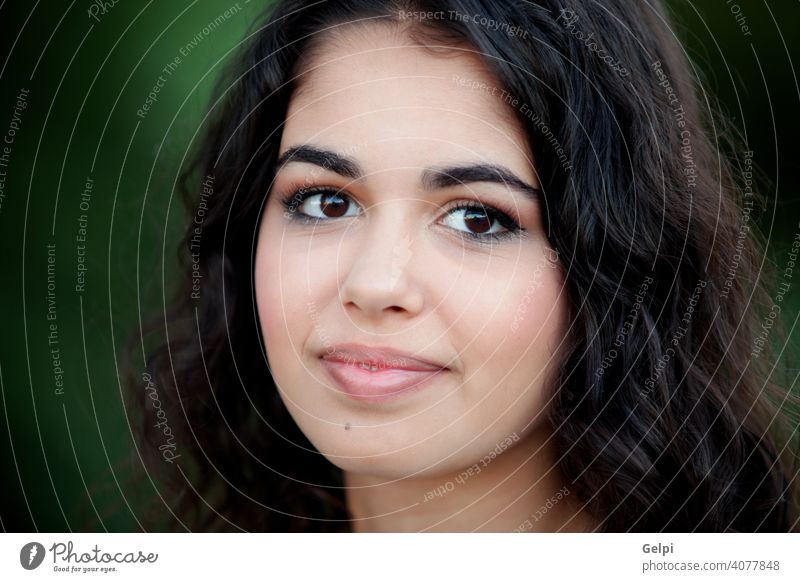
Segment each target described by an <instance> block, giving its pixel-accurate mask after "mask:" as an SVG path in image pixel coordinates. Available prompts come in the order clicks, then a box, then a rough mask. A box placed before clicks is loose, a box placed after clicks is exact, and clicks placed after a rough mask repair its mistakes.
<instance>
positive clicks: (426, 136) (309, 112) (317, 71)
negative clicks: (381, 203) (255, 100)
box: [281, 24, 531, 168]
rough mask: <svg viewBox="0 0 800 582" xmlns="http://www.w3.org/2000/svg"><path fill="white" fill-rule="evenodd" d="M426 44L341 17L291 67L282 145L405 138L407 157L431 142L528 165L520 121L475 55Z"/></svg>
mask: <svg viewBox="0 0 800 582" xmlns="http://www.w3.org/2000/svg"><path fill="white" fill-rule="evenodd" d="M432 48H433V50H431V49H429V48H428V47H422V46H419V45H418V44H417V43H415V42H414V41H413V40H412V39H411V38H410V37H409V36H408V35H407V34H405V33H403V32H402V31H399V30H398V29H397V28H396V27H392V26H389V25H384V24H381V25H369V26H352V25H350V26H347V27H345V28H344V29H342V30H340V31H338V32H337V33H336V34H335V35H331V36H329V37H326V38H325V39H323V40H322V41H321V42H319V44H318V45H317V46H315V49H314V52H313V56H312V57H310V58H308V59H307V61H306V62H305V63H304V66H303V69H302V70H301V72H300V75H299V79H298V88H297V90H296V92H295V94H294V96H293V98H292V100H291V102H290V105H289V111H288V114H287V119H286V124H285V127H284V132H283V142H284V143H282V147H281V150H282V151H283V150H285V149H286V148H287V147H290V146H291V145H295V144H297V143H305V142H323V143H326V144H331V145H340V146H342V147H347V145H351V144H353V143H368V144H370V145H371V146H375V147H376V148H378V149H380V148H381V146H385V147H386V148H388V149H391V148H404V153H403V154H402V155H403V157H406V158H409V159H408V160H407V161H408V162H409V163H414V161H415V158H418V157H420V156H421V155H423V152H425V154H424V155H428V156H429V155H430V152H429V151H427V150H426V148H428V147H434V148H436V150H437V151H438V152H441V153H442V154H443V155H445V156H446V157H457V158H459V159H463V158H464V157H469V158H476V159H488V160H492V159H493V160H495V161H496V160H497V159H498V157H502V158H504V163H506V164H509V163H511V162H510V161H509V158H512V159H516V160H517V162H518V168H521V166H522V165H530V160H531V155H530V151H529V148H528V144H527V140H526V137H525V134H524V130H523V129H522V127H521V125H520V124H519V122H518V121H517V119H516V117H515V115H514V111H513V110H512V109H511V108H510V107H509V106H508V105H506V104H504V102H503V87H502V86H501V85H500V83H499V81H498V80H497V79H496V78H494V77H493V76H492V75H491V73H490V72H489V71H488V69H487V68H486V66H485V65H484V64H483V62H482V60H481V58H480V56H479V55H478V54H476V53H475V52H474V51H473V50H472V49H470V48H468V47H461V48H456V47H432ZM410 142H413V143H410ZM409 145H413V146H414V147H408V146H409ZM414 148H417V149H416V150H415V149H414ZM369 149H370V150H373V149H375V148H372V147H371V148H369ZM384 153H387V154H388V153H389V152H384ZM392 154H393V155H400V154H399V152H398V151H394V152H392ZM415 154H416V155H415ZM416 161H419V160H416ZM427 161H428V162H429V161H430V160H427ZM424 165H427V164H424Z"/></svg>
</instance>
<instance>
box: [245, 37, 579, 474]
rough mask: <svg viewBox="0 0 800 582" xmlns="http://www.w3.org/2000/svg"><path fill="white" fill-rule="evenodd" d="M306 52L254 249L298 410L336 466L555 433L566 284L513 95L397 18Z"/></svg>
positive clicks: (449, 464) (276, 353)
mask: <svg viewBox="0 0 800 582" xmlns="http://www.w3.org/2000/svg"><path fill="white" fill-rule="evenodd" d="M317 54H319V55H322V56H319V57H317V58H316V59H314V60H313V61H312V62H310V64H309V68H308V70H307V72H306V73H305V74H304V76H303V77H302V79H301V90H300V91H299V92H298V93H296V94H295V96H294V97H293V99H292V101H291V104H290V108H289V111H288V115H287V119H286V124H285V127H284V130H283V134H282V139H281V144H280V154H281V155H283V154H286V153H287V152H289V150H293V151H294V154H293V155H292V156H289V157H288V158H286V159H285V162H284V163H282V164H279V170H278V172H277V175H276V178H275V182H274V184H273V186H272V189H271V191H270V194H269V198H268V201H267V203H266V207H265V210H264V212H265V214H264V217H263V220H262V224H261V229H260V232H259V238H258V248H257V258H256V298H257V303H258V313H259V317H260V321H261V327H262V331H263V335H264V341H265V344H266V351H267V355H268V359H269V364H270V366H271V369H272V374H273V376H274V379H275V382H276V384H277V386H278V389H279V391H280V395H281V397H282V399H283V401H284V402H285V403H286V406H287V407H288V409H289V411H290V413H291V414H292V416H293V418H294V420H295V421H296V422H297V424H298V425H299V426H300V428H301V429H302V430H303V432H304V433H305V434H306V435H307V436H308V438H309V439H310V441H311V442H312V443H313V444H314V446H315V447H317V449H318V450H319V451H320V452H321V453H322V454H324V455H325V456H326V457H327V458H328V459H329V460H330V461H331V462H332V463H334V464H336V465H337V466H339V467H340V468H342V469H344V470H346V471H351V472H358V473H363V474H370V475H377V476H382V477H385V478H402V477H407V476H412V475H417V476H420V475H426V476H433V475H436V474H439V473H445V472H452V471H454V470H461V469H463V468H464V467H468V466H470V465H472V464H474V463H476V462H477V461H478V460H479V459H481V458H483V457H484V456H485V455H487V454H489V453H490V452H491V451H493V450H495V451H496V450H498V446H499V447H500V449H499V450H503V448H504V445H503V444H502V443H504V442H505V443H506V446H507V443H509V442H513V443H516V442H518V441H519V440H520V439H525V438H526V437H528V436H529V435H539V436H541V435H542V434H546V433H547V430H548V429H547V425H546V422H545V415H544V410H545V408H546V406H547V402H548V399H549V397H550V395H551V393H550V392H549V391H548V387H549V386H550V383H551V378H552V373H553V369H554V367H555V366H556V365H557V362H556V360H555V358H554V351H555V350H556V349H557V348H558V347H559V346H560V345H561V343H562V342H563V341H564V336H565V325H566V320H567V317H566V314H567V298H566V289H563V288H562V283H563V278H562V273H561V271H560V268H559V267H558V266H557V264H556V262H557V256H556V255H555V251H553V250H552V249H551V248H550V247H549V246H548V241H547V239H546V237H545V233H544V230H543V221H542V218H543V212H544V210H545V208H544V205H543V204H542V203H540V202H537V199H536V197H535V195H536V193H535V191H534V189H535V188H537V187H538V186H539V182H538V180H537V176H536V173H535V169H534V161H533V159H532V154H531V151H530V148H529V146H528V144H527V143H526V139H525V136H524V134H523V131H522V129H521V127H520V126H519V125H518V124H517V123H516V122H515V120H514V117H513V110H512V109H511V105H510V104H509V103H510V102H511V101H512V99H513V97H509V98H508V99H507V100H506V98H505V93H502V92H501V88H500V87H499V86H498V84H497V82H496V81H495V80H494V78H493V77H492V76H491V75H490V74H489V73H488V72H487V70H486V69H485V67H484V66H483V65H482V64H481V61H480V60H479V59H478V58H477V57H475V56H473V55H471V54H469V53H467V52H462V53H459V54H456V53H454V52H453V51H449V52H447V53H442V54H432V53H431V52H428V51H427V50H425V49H423V48H419V47H416V46H414V45H413V43H411V41H408V40H405V39H404V37H402V36H401V35H400V34H396V33H393V32H391V31H390V29H388V28H379V27H377V26H376V27H374V28H359V29H350V30H349V31H348V32H347V33H345V35H344V36H343V38H340V39H338V40H337V41H335V42H328V43H327V44H326V46H324V47H323V48H322V50H321V51H319V53H317ZM523 105H524V104H523V102H522V101H521V100H519V101H518V102H517V104H516V106H517V107H522V106H523ZM296 148H300V149H296ZM503 179H505V182H504V181H503ZM282 201H285V202H282ZM517 226H518V227H520V228H521V229H524V230H519V229H518V228H517ZM389 350H394V351H389ZM368 368H369V369H368ZM509 437H510V439H511V440H510V441H509ZM512 446H513V445H512Z"/></svg>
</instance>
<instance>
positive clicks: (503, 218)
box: [281, 186, 526, 244]
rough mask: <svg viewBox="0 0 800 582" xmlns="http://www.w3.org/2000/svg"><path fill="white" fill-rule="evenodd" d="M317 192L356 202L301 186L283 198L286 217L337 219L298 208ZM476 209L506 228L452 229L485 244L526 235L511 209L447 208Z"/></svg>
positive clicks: (318, 188) (313, 221)
mask: <svg viewBox="0 0 800 582" xmlns="http://www.w3.org/2000/svg"><path fill="white" fill-rule="evenodd" d="M317 194H338V195H340V196H342V197H344V198H346V199H347V200H349V201H350V202H351V203H354V204H355V201H354V200H353V199H352V198H351V197H350V196H349V195H348V194H347V193H346V192H343V191H342V190H339V189H337V188H329V187H325V186H314V187H311V188H300V189H298V190H295V191H293V192H291V193H290V194H288V195H287V196H285V197H283V198H282V199H281V204H282V205H283V207H284V209H285V210H286V212H285V213H284V215H285V216H286V218H288V219H290V220H292V221H296V222H298V223H300V224H317V223H319V222H328V221H332V220H337V219H336V218H329V219H326V220H322V219H319V218H315V217H313V216H308V215H307V214H303V213H301V212H300V211H299V210H298V208H299V207H300V206H302V205H303V203H304V202H305V201H306V200H307V199H309V198H310V197H312V196H315V195H317ZM474 209H477V210H480V211H482V212H484V213H485V214H486V216H487V217H488V218H490V219H491V221H492V224H494V221H495V220H497V221H498V222H499V223H500V226H502V227H503V228H505V229H506V230H504V231H502V232H493V233H488V234H478V233H474V232H468V231H464V230H458V229H452V230H455V231H456V232H457V233H458V234H459V235H461V236H463V237H464V238H468V239H470V240H472V241H475V242H478V243H484V244H491V243H492V242H499V241H503V240H507V239H512V238H519V237H522V236H525V234H526V229H524V228H522V227H521V226H520V225H519V224H517V222H516V221H515V220H514V219H513V218H511V217H510V216H509V211H508V210H507V209H502V208H494V207H492V206H489V205H485V204H481V203H480V202H466V201H461V202H459V203H457V204H456V205H455V206H453V207H451V208H449V209H448V210H447V213H448V214H450V213H452V212H454V211H457V210H474ZM343 218H344V217H343Z"/></svg>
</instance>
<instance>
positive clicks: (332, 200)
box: [297, 190, 358, 220]
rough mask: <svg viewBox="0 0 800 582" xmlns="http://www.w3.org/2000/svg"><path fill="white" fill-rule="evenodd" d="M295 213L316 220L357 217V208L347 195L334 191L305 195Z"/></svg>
mask: <svg viewBox="0 0 800 582" xmlns="http://www.w3.org/2000/svg"><path fill="white" fill-rule="evenodd" d="M297 211H298V213H299V214H301V215H304V216H306V217H309V218H313V219H317V220H327V219H333V218H342V217H345V216H358V206H357V205H356V204H354V203H353V202H352V201H351V200H350V198H349V197H348V196H347V195H345V194H341V193H339V192H338V191H336V190H326V191H323V192H309V193H307V195H306V197H305V198H304V199H303V202H302V204H300V206H299V207H298V208H297Z"/></svg>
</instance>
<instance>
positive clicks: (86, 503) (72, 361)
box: [0, 0, 800, 531]
mask: <svg viewBox="0 0 800 582" xmlns="http://www.w3.org/2000/svg"><path fill="white" fill-rule="evenodd" d="M93 4H94V3H93V2H89V1H87V0H83V1H77V0H76V1H74V2H66V1H65V2H21V1H17V2H10V1H6V2H3V3H2V4H0V28H1V29H2V33H1V34H0V66H2V70H1V71H0V88H2V94H1V95H0V139H2V137H3V136H4V135H6V132H7V130H8V128H9V124H10V123H11V121H12V116H13V112H14V107H15V103H16V96H17V94H18V93H19V92H20V90H21V89H28V90H29V91H30V93H29V96H28V100H27V101H28V107H27V109H25V110H24V111H23V113H22V116H21V117H22V120H21V123H20V127H19V130H18V131H17V133H16V135H15V136H14V142H13V144H12V146H11V148H12V151H11V153H10V160H9V164H8V167H7V168H0V169H2V170H5V171H6V172H7V176H6V182H5V189H4V193H5V197H4V198H3V200H2V206H0V244H2V258H3V264H2V269H1V270H0V281H2V285H0V289H2V301H0V322H2V325H3V330H4V333H3V334H2V336H1V337H2V339H0V380H1V383H0V396H1V398H0V527H2V529H3V530H5V531H26V530H29V531H33V530H38V531H82V530H85V529H87V528H88V529H94V530H98V531H104V530H107V531H138V530H140V529H141V524H140V519H141V517H142V511H141V502H142V499H144V498H145V497H149V496H150V495H152V494H153V489H152V488H151V486H150V485H149V484H148V485H146V486H139V487H131V486H130V485H128V478H129V477H130V475H131V472H132V471H133V470H134V469H135V467H136V463H133V462H131V460H130V459H131V457H130V454H131V450H132V448H133V440H132V437H131V432H130V429H129V427H128V414H126V410H125V408H124V405H123V400H122V398H121V393H122V390H123V387H122V385H121V382H120V366H121V364H122V361H121V358H120V353H121V350H122V347H123V345H124V344H125V342H126V341H127V340H128V338H129V336H130V335H131V333H133V332H134V331H135V330H136V328H137V326H138V325H139V324H140V322H141V320H142V318H144V319H149V317H150V316H151V315H152V314H153V313H158V312H159V310H160V309H161V305H162V288H163V284H162V282H163V281H164V280H165V278H164V273H165V272H166V280H167V281H168V280H169V274H170V272H171V270H172V269H173V268H174V265H175V258H176V250H175V249H176V243H177V238H178V236H179V233H180V225H181V222H182V218H181V217H182V207H181V203H180V201H179V198H178V197H176V196H175V194H174V182H175V179H176V172H177V168H178V167H179V164H180V161H181V159H182V157H183V155H184V152H185V151H186V148H187V146H188V145H189V144H190V143H191V140H192V138H193V136H194V134H195V132H196V131H197V129H198V128H199V127H200V124H201V122H202V117H203V114H204V112H205V107H206V104H207V99H208V95H209V91H210V88H211V84H212V83H213V80H214V79H215V77H216V76H217V75H218V74H219V72H220V66H221V65H222V63H224V62H225V59H226V58H227V56H228V55H229V52H230V51H231V50H232V49H234V48H235V46H236V45H237V43H238V42H240V39H241V38H242V36H243V33H244V32H245V29H246V28H247V26H248V25H250V24H251V23H252V22H253V20H254V19H255V18H256V16H257V15H258V14H259V13H260V12H261V10H262V9H263V7H264V2H258V1H255V0H254V1H250V2H246V1H244V0H241V1H240V2H239V3H238V7H239V8H238V9H236V10H235V13H234V14H232V15H230V17H229V18H225V19H224V21H223V22H221V23H220V25H219V26H217V27H216V28H215V29H214V30H213V32H211V34H207V35H206V34H204V33H203V28H204V27H206V26H208V25H209V23H211V22H212V21H214V20H215V19H217V18H218V17H219V16H220V15H223V14H224V13H225V11H226V10H228V9H231V8H232V7H235V6H237V4H236V3H235V2H228V1H227V0H224V1H220V2H217V1H202V2H199V1H195V2H187V1H185V0H172V1H169V2H167V1H161V2H155V1H151V2H135V1H132V0H119V1H118V3H117V4H116V5H115V6H113V7H111V8H109V9H108V10H107V12H106V13H105V14H103V13H102V11H98V13H97V19H98V20H99V22H98V21H96V20H94V19H92V18H90V17H89V15H88V14H87V10H89V8H90V6H92V5H93ZM108 4H109V5H110V2H109V3H108ZM732 4H733V3H731V4H726V3H725V2H724V1H723V0H713V1H712V0H703V1H701V2H688V1H675V2H670V3H669V5H670V6H671V7H672V8H673V9H674V11H675V15H676V26H675V30H676V32H677V34H678V35H679V37H680V38H681V39H682V40H683V41H684V42H685V44H686V47H687V50H688V52H689V55H690V57H691V59H692V61H693V62H694V63H695V65H696V66H697V68H698V74H699V75H700V76H701V78H702V79H703V81H704V82H705V85H706V87H707V89H708V91H709V93H708V99H709V101H710V102H711V103H712V104H713V103H715V102H716V101H717V100H719V102H720V107H721V109H722V111H723V112H724V113H725V115H726V116H727V117H728V118H729V119H731V120H732V121H733V123H734V124H735V126H736V127H737V128H738V129H739V130H740V131H741V132H742V134H743V136H744V137H745V139H746V141H747V143H748V144H749V147H750V149H752V150H753V151H754V161H755V164H756V167H757V169H758V170H759V171H760V173H761V175H762V176H761V177H762V181H761V188H760V190H761V192H762V193H763V194H764V195H765V197H766V198H767V199H768V201H769V206H768V208H767V209H766V210H765V212H763V213H762V214H761V216H760V217H759V224H760V227H761V230H762V232H763V235H764V237H765V238H766V240H767V241H768V248H767V252H768V255H769V257H770V259H771V260H772V261H773V262H774V263H775V265H776V266H777V268H778V269H780V270H782V269H783V268H785V266H786V261H787V249H788V247H789V245H790V244H791V240H792V239H793V238H794V237H795V236H796V234H797V233H798V228H799V227H798V221H799V220H800V202H799V201H798V196H797V192H796V187H795V185H796V184H797V183H798V178H800V163H798V160H797V152H798V148H797V147H796V146H795V141H796V139H797V136H798V135H800V121H799V119H800V116H798V105H800V90H799V89H798V80H797V76H796V71H795V70H794V69H793V66H792V62H800V59H798V57H800V43H798V41H797V40H792V36H793V35H794V30H793V28H794V26H795V25H796V24H798V23H800V4H798V3H797V2H790V1H786V2H778V3H772V5H771V6H768V5H767V4H766V3H765V2H755V1H744V0H743V1H741V2H739V3H738V5H739V6H740V7H741V14H742V15H744V17H745V18H746V22H747V25H748V26H749V28H750V30H751V31H752V36H745V35H744V34H743V33H742V31H741V30H740V28H739V25H738V24H737V22H736V19H735V17H734V15H733V14H732V13H731V10H730V7H731V5H732ZM198 35H199V39H200V40H199V41H198ZM193 39H194V41H195V42H194V45H193V46H192V42H193ZM187 45H188V46H189V47H190V48H189V50H186V47H187ZM182 47H184V50H185V52H187V55H186V56H182V55H181V53H180V50H181V48H182ZM175 57H181V62H180V64H179V65H178V66H177V68H176V69H175V70H174V72H172V74H170V75H165V82H163V85H164V86H163V88H161V90H160V92H159V94H158V101H157V102H155V103H154V104H153V106H152V108H151V109H150V111H149V112H147V114H146V116H145V117H144V119H141V118H140V117H138V116H137V110H139V109H140V108H141V107H142V105H143V104H144V102H145V100H146V99H147V95H148V93H149V92H150V91H151V90H152V88H153V86H154V85H155V84H156V83H157V81H158V78H159V75H164V73H163V72H162V69H163V68H164V67H165V66H166V65H167V64H168V63H169V62H171V61H173V60H174V59H175ZM0 146H2V144H0ZM87 176H91V178H92V179H93V182H94V188H93V190H92V195H91V202H90V207H89V209H88V210H87V211H83V212H82V211H81V209H80V207H79V204H80V201H81V192H82V191H83V190H84V184H85V182H86V178H87ZM81 214H86V215H87V219H88V220H87V225H88V228H87V235H88V236H87V242H86V249H87V255H86V267H87V271H86V287H85V290H84V291H83V292H80V293H79V292H76V291H75V289H74V285H75V282H76V267H77V263H78V255H77V247H76V245H77V243H76V240H75V237H76V234H77V233H78V217H79V216H80V215H81ZM48 244H55V245H56V253H55V300H56V303H55V305H56V317H57V319H56V324H57V334H58V344H57V347H58V348H59V350H60V356H61V364H62V368H63V370H64V382H65V387H64V393H63V394H61V395H57V394H55V385H54V377H53V365H52V359H51V352H50V348H51V346H50V345H48V334H49V331H50V330H49V328H48V325H49V324H50V323H51V322H49V321H48V320H47V313H48V302H47V283H48V282H47V245H48ZM799 288H800V282H794V284H793V285H792V287H791V289H790V291H789V294H788V299H789V303H790V305H789V306H786V307H785V308H784V310H783V312H782V317H783V322H784V325H785V327H786V328H787V330H788V331H789V343H788V345H787V346H786V349H787V351H789V352H794V353H798V351H799V350H798V347H800V341H798V340H800V334H798V333H796V332H794V326H795V323H796V318H797V313H798V309H797V306H798V303H800V289H799Z"/></svg>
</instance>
